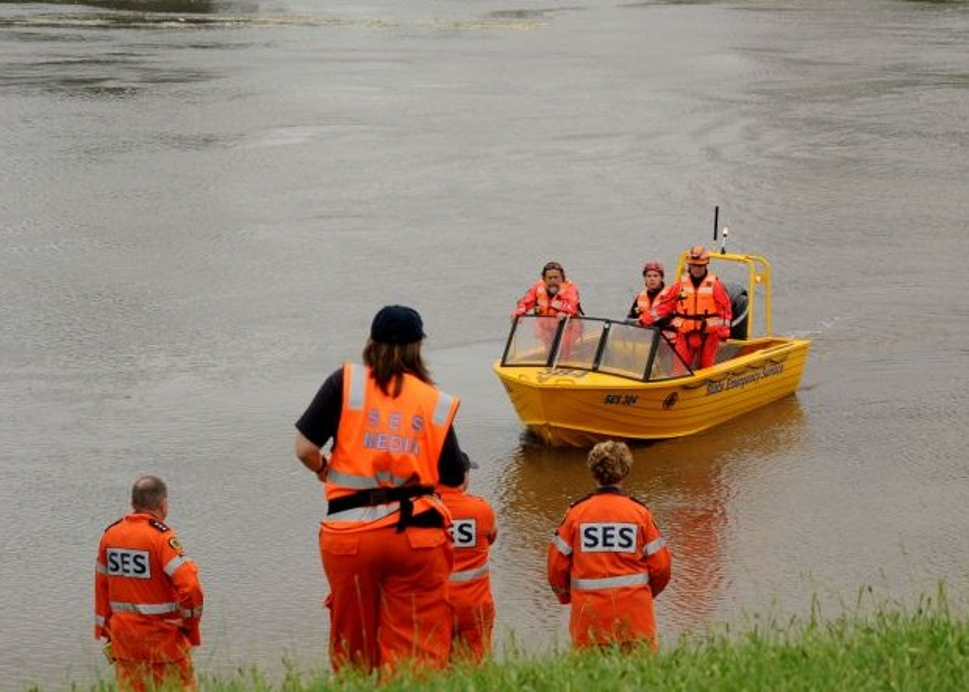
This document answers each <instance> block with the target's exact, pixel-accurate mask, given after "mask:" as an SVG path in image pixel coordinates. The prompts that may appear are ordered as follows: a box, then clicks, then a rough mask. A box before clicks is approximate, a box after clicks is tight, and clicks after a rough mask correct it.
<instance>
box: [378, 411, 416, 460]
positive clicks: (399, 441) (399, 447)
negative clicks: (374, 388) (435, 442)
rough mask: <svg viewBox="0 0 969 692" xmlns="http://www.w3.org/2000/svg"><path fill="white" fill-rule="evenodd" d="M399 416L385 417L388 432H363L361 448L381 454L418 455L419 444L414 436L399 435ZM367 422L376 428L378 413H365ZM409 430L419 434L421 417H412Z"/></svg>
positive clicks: (392, 414) (394, 414) (395, 414)
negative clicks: (375, 450) (374, 450)
mask: <svg viewBox="0 0 969 692" xmlns="http://www.w3.org/2000/svg"><path fill="white" fill-rule="evenodd" d="M401 418H402V417H401V414H400V413H396V412H395V413H391V414H390V415H389V416H387V428H389V430H390V432H384V431H380V430H365V431H364V433H363V446H364V447H366V448H367V449H377V450H380V451H382V452H395V453H397V454H419V453H420V443H419V441H418V439H417V437H416V436H408V435H404V434H401V432H402V431H401V427H402V426H401ZM367 422H368V423H369V424H370V425H371V426H373V427H377V426H379V425H380V422H381V421H380V412H379V411H378V410H377V409H370V410H369V411H368V412H367ZM410 427H411V430H412V431H413V432H414V433H420V432H421V431H422V430H423V429H424V418H423V416H414V417H413V418H411V421H410Z"/></svg>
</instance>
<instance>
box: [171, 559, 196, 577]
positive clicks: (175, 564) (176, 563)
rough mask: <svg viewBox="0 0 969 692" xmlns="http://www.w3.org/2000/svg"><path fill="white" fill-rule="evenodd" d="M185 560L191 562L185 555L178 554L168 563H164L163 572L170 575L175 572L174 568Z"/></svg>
mask: <svg viewBox="0 0 969 692" xmlns="http://www.w3.org/2000/svg"><path fill="white" fill-rule="evenodd" d="M186 562H191V560H189V559H188V558H187V557H185V556H183V555H179V556H178V557H173V558H172V559H171V560H169V561H168V564H167V565H165V574H167V575H168V576H172V575H173V574H175V570H177V569H178V568H179V567H181V566H182V565H184V564H185V563H186Z"/></svg>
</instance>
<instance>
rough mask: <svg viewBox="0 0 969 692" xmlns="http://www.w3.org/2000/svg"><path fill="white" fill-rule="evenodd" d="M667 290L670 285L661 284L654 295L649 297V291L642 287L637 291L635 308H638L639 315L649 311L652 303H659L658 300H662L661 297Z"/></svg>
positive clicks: (668, 290) (664, 295) (663, 296)
mask: <svg viewBox="0 0 969 692" xmlns="http://www.w3.org/2000/svg"><path fill="white" fill-rule="evenodd" d="M669 292H670V287H669V286H663V288H661V289H660V290H659V291H657V292H656V294H655V295H653V296H652V297H651V296H650V295H649V291H647V290H646V289H645V288H644V289H643V290H642V291H640V292H639V295H637V296H636V309H637V310H639V314H640V315H641V314H643V313H644V312H649V311H650V309H651V308H652V307H653V306H654V305H657V304H659V302H660V301H661V300H663V298H665V297H666V294H667V293H669Z"/></svg>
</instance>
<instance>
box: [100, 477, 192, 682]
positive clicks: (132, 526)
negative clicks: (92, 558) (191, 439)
mask: <svg viewBox="0 0 969 692" xmlns="http://www.w3.org/2000/svg"><path fill="white" fill-rule="evenodd" d="M131 509H132V512H131V513H130V514H127V515H126V516H124V517H122V518H121V519H119V520H118V521H116V522H115V523H113V524H111V526H109V527H108V528H107V529H105V530H104V535H102V536H101V543H100V545H99V546H98V557H97V562H96V571H95V574H94V616H95V617H94V619H95V625H94V636H95V638H97V639H102V640H105V644H104V652H105V654H106V655H107V656H108V659H109V660H110V661H111V662H112V663H114V672H115V677H116V678H117V681H118V689H121V690H139V691H141V690H155V689H162V688H164V689H166V690H169V689H171V690H176V689H177V690H197V689H198V680H197V679H196V677H195V671H194V668H193V666H192V655H191V649H192V647H193V646H199V645H200V644H201V643H202V635H201V632H200V629H199V627H200V625H201V621H202V602H203V595H202V584H201V583H200V582H199V575H198V568H197V567H196V566H195V563H194V562H193V561H192V560H191V558H189V557H188V556H187V555H186V554H185V549H184V548H183V547H182V544H181V543H180V542H179V540H178V536H176V535H175V531H174V530H173V529H172V527H171V526H169V525H168V524H166V523H165V520H166V518H167V516H168V487H167V486H166V485H165V482H164V481H163V480H162V479H161V478H158V477H157V476H142V477H141V478H139V479H138V480H136V481H135V483H134V485H133V486H132V488H131Z"/></svg>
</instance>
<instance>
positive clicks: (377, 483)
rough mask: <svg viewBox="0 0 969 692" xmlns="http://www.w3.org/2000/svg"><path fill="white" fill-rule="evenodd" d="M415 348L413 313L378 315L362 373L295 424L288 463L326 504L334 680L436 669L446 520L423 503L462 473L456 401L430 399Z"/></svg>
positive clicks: (321, 396) (418, 323) (336, 379)
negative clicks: (307, 476)
mask: <svg viewBox="0 0 969 692" xmlns="http://www.w3.org/2000/svg"><path fill="white" fill-rule="evenodd" d="M423 338H424V327H423V322H422V320H421V317H420V315H419V314H418V313H417V311H416V310H414V309H413V308H409V307H405V306H401V305H389V306H387V307H384V308H382V309H381V310H380V311H379V312H377V314H376V315H375V316H374V318H373V322H372V323H371V326H370V338H369V339H368V340H367V343H366V346H365V347H364V350H363V363H364V364H363V365H355V364H346V365H344V366H343V367H342V368H340V369H338V370H337V371H335V372H334V373H332V374H331V375H330V376H329V377H328V378H327V379H326V381H325V382H324V383H323V385H322V386H321V387H320V390H319V391H318V392H317V394H316V396H315V398H314V399H313V401H312V402H311V404H310V405H309V407H308V408H307V409H306V411H305V412H304V413H303V415H302V416H301V417H300V419H299V420H298V421H297V422H296V429H297V433H296V443H295V447H296V449H295V451H296V456H297V457H298V458H299V460H300V461H301V462H302V463H303V465H304V466H305V467H306V468H307V469H309V470H310V471H312V472H313V473H314V474H315V475H316V476H317V478H319V480H320V481H322V482H323V484H324V489H325V494H326V500H327V512H326V516H325V517H324V518H323V520H322V521H321V522H320V534H319V546H320V555H321V558H322V562H323V569H324V572H325V573H326V578H327V581H328V582H329V585H330V594H329V596H328V597H327V599H326V607H327V608H328V609H329V613H330V643H329V650H330V662H331V665H332V667H333V669H334V670H335V671H339V670H341V669H343V668H344V667H346V666H352V667H354V668H357V669H359V670H362V671H364V672H369V671H372V670H374V669H379V670H380V671H381V674H390V673H392V672H393V671H394V670H395V669H396V668H398V667H400V666H404V665H412V666H414V667H417V668H424V669H436V668H443V667H445V666H447V665H448V659H449V655H450V650H451V635H452V610H451V605H450V603H449V602H448V579H449V577H450V574H451V566H452V562H453V551H452V548H451V541H450V536H449V534H448V529H449V527H450V524H451V519H450V514H449V512H448V510H447V508H446V507H445V506H444V504H443V503H442V502H441V501H440V499H439V498H438V497H437V496H436V495H435V494H434V493H435V486H436V485H437V482H438V479H439V478H440V475H441V473H442V471H445V472H448V471H450V472H453V471H451V470H454V469H463V463H464V462H463V460H462V458H461V448H460V446H459V445H458V441H457V436H456V435H455V433H454V430H453V428H452V421H453V420H454V416H455V414H456V413H457V410H458V400H457V399H456V398H454V397H451V396H449V395H448V394H445V393H444V392H442V391H439V390H438V389H437V388H435V387H434V385H433V383H432V381H431V377H430V373H429V372H428V369H427V367H426V366H425V364H424V361H423V359H422V357H421V343H422V340H423ZM331 440H332V447H331V450H330V455H329V458H327V456H326V454H325V453H324V451H323V446H324V445H326V444H327V443H328V442H330V441H331Z"/></svg>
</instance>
